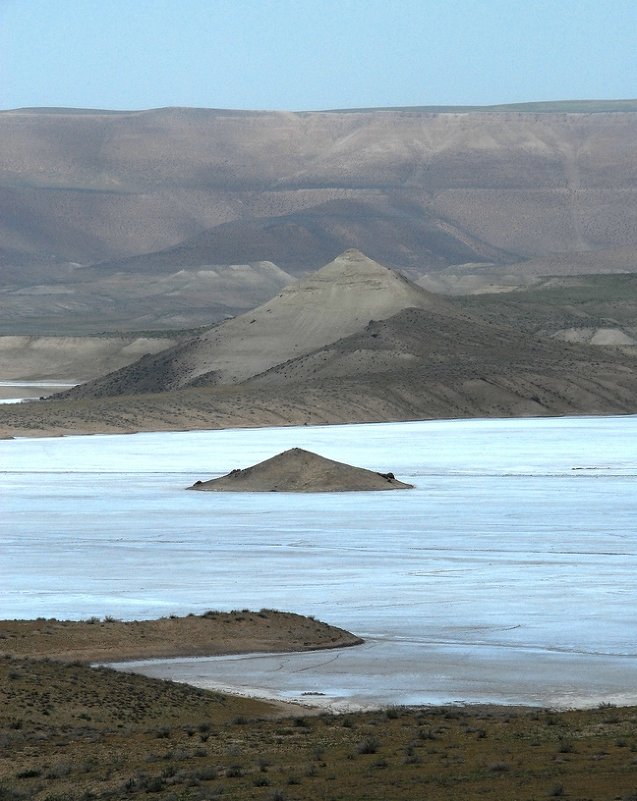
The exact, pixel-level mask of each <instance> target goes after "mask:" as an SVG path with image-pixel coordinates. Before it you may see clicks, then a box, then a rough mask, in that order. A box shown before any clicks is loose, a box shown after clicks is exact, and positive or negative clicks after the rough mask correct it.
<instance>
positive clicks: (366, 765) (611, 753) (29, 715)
mask: <svg viewBox="0 0 637 801" xmlns="http://www.w3.org/2000/svg"><path fill="white" fill-rule="evenodd" d="M0 632H1V634H2V643H3V647H2V654H1V656H0V675H1V677H2V681H1V682H0V698H1V699H2V708H1V711H0V737H1V738H2V743H3V749H2V754H1V755H0V793H1V794H2V795H1V797H2V798H4V799H12V800H13V801H22V800H24V801H26V799H30V800H31V799H33V800H34V801H51V800H52V799H65V801H83V800H84V799H96V800H97V799H120V798H147V797H148V796H149V794H150V795H151V796H152V797H154V798H158V799H163V801H174V799H183V800H184V801H186V800H188V801H204V799H210V798H218V797H222V796H223V797H228V798H252V799H263V800H264V801H268V800H272V799H286V800H287V799H289V801H292V800H293V799H298V800H299V801H303V799H316V798H325V799H334V801H337V800H339V799H342V800H343V801H345V800H347V801H350V800H351V801H356V799H361V801H363V799H379V800H380V799H386V798H388V797H391V798H396V799H398V798H400V799H413V801H420V799H422V798H423V794H424V795H425V796H426V797H427V798H431V799H441V800H442V799H449V798H455V797H457V798H485V799H493V801H496V799H497V800H498V801H499V800H500V799H502V798H519V799H524V800H525V801H531V799H536V798H556V797H566V798H572V799H580V801H583V800H584V799H595V801H603V800H606V799H608V801H611V799H622V801H629V800H630V799H632V798H633V797H634V790H635V783H634V782H635V775H636V771H635V759H633V755H634V752H635V749H636V748H637V741H636V740H635V736H636V732H637V710H635V709H633V708H621V709H615V708H612V707H610V706H608V707H602V708H600V709H597V710H587V711H573V712H563V713H555V712H551V711H549V710H536V709H519V708H518V709H516V708H509V709H504V708H494V707H484V708H482V707H477V708H471V707H466V708H463V707H447V708H435V709H428V708H423V709H407V708H390V709H387V710H385V711H378V712H369V713H355V714H346V715H331V714H328V713H325V712H323V713H320V714H319V713H317V711H316V710H313V709H312V707H311V703H312V697H311V696H308V707H307V708H304V707H301V706H299V707H297V708H296V709H291V708H290V706H289V705H288V707H287V708H286V707H285V705H280V704H279V705H274V704H269V703H265V702H262V701H258V700H254V699H246V698H237V697H230V696H223V695H220V694H218V693H215V692H209V691H204V690H200V689H196V688H194V687H188V686H187V685H180V684H175V683H172V682H166V681H158V680H155V679H149V678H145V677H143V676H140V675H135V674H132V673H120V672H116V671H113V670H110V669H108V668H106V667H99V668H91V667H88V666H87V665H86V662H87V661H88V660H93V659H105V658H106V659H108V658H114V657H115V656H118V657H123V656H130V655H132V654H137V655H140V653H143V654H144V655H147V656H150V655H153V654H155V655H157V654H166V653H179V652H186V653H217V652H218V651H219V650H230V651H233V652H240V651H243V650H255V649H256V650H258V649H260V648H261V649H264V650H267V649H270V650H280V649H283V650H287V649H289V648H308V647H310V648H316V647H319V648H320V647H334V646H337V645H344V644H347V645H355V644H356V642H357V638H355V637H354V636H352V635H348V634H347V633H346V632H343V631H342V630H340V629H333V628H332V627H330V626H326V625H325V624H322V623H318V622H316V621H313V620H311V619H308V618H302V617H300V616H298V615H291V614H287V613H277V612H273V611H271V610H261V612H250V611H248V610H244V611H242V612H233V613H230V614H228V613H225V614H224V613H218V612H208V613H205V614H204V615H201V616H188V617H186V618H165V619H162V620H158V621H146V622H129V623H122V622H119V621H116V620H113V619H111V618H105V619H102V620H100V619H97V618H94V619H90V620H88V621H84V622H70V621H57V620H44V619H41V620H37V621H2V623H0ZM140 649H141V650H140Z"/></svg>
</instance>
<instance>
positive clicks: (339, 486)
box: [189, 448, 412, 492]
mask: <svg viewBox="0 0 637 801" xmlns="http://www.w3.org/2000/svg"><path fill="white" fill-rule="evenodd" d="M411 488H412V485H411V484H404V483H403V482H402V481H398V480H397V479H396V478H394V476H393V474H392V473H375V472H374V471H373V470H366V469H365V468H363V467H353V466H352V465H349V464H345V463H344V462H336V461H334V460H333V459H326V458H325V457H324V456H319V455H318V454H316V453H312V452H311V451H306V450H303V449H302V448H291V449H290V450H287V451H284V452H283V453H279V454H278V455H277V456H273V457H272V458H270V459H266V460H265V461H264V462H259V463H258V464H255V465H253V466H252V467H247V468H245V469H244V470H232V471H231V472H230V473H228V474H227V475H225V476H221V477H220V478H213V479H212V480H210V481H197V482H196V483H195V484H193V486H192V487H189V489H193V490H203V491H208V492H362V491H369V490H392V489H411Z"/></svg>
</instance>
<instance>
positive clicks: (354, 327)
mask: <svg viewBox="0 0 637 801" xmlns="http://www.w3.org/2000/svg"><path fill="white" fill-rule="evenodd" d="M406 308H417V309H423V310H429V311H432V312H433V311H435V312H436V313H437V314H439V315H445V316H449V317H451V318H454V319H455V318H462V319H466V315H464V314H463V313H462V312H461V311H459V310H458V309H457V308H456V307H455V306H453V305H452V304H451V303H448V302H447V301H445V300H443V299H442V298H440V297H438V296H437V295H434V294H432V293H430V292H427V291H426V290H425V289H422V288H421V287H419V286H417V285H416V284H414V283H412V282H411V281H409V280H408V279H406V278H405V277H404V276H402V275H400V274H399V273H397V272H395V271H394V270H390V269H389V268H387V267H383V266H382V265H381V264H378V263H377V262H375V261H372V259H368V258H367V257H366V256H364V255H363V254H362V253H361V252H360V251H358V250H347V251H345V253H343V254H342V255H341V256H339V257H338V258H336V259H335V260H334V261H332V262H330V263H329V264H327V265H326V266H325V267H323V268H321V269H320V270H318V271H317V272H315V273H312V274H311V275H309V276H308V277H306V278H304V279H302V280H301V281H296V282H294V283H293V284H290V285H288V286H287V287H285V288H284V289H283V290H282V291H281V292H280V294H279V295H277V296H276V297H275V298H273V299H272V300H270V301H268V302H267V303H265V304H263V305H262V306H259V307H258V308H256V309H254V310H252V311H251V312H248V313H246V314H242V315H240V316H239V317H235V318H234V319H232V320H228V321H227V322H225V323H223V324H221V325H219V326H217V327H216V328H213V329H212V330H211V331H208V332H207V333H206V334H204V335H202V336H200V337H198V338H196V339H193V340H189V341H187V342H185V343H181V344H180V345H177V346H175V347H174V348H169V349H167V350H165V351H163V352H162V353H159V354H156V355H153V356H147V357H144V358H143V359H140V360H139V361H137V362H135V363H134V364H132V365H129V366H128V367H125V368H123V369H122V370H119V371H117V372H116V373H111V374H109V375H108V376H104V377H103V378H99V379H97V380H95V381H91V382H89V383H88V384H85V385H82V386H80V387H77V388H75V389H73V390H70V391H69V392H68V393H65V394H64V396H65V397H96V396H105V395H126V394H136V393H141V392H162V391H166V390H172V389H180V388H183V387H187V386H208V385H219V384H237V383H240V382H242V381H245V380H246V379H248V378H251V377H252V376H254V375H257V374H259V373H262V372H264V371H266V370H269V369H270V368H271V367H274V366H275V365H277V364H281V363H282V362H286V361H288V360H290V359H295V358H298V357H299V356H303V355H305V354H307V353H310V352H312V351H314V350H316V349H317V348H322V347H324V346H325V345H329V344H330V343H332V342H336V341H337V340H339V339H342V338H343V337H348V336H351V335H352V334H355V333H357V332H358V331H361V330H363V329H364V328H365V326H367V325H368V324H369V322H370V321H371V320H386V319H387V318H389V317H392V316H393V315H395V314H397V313H398V312H400V311H402V310H403V309H406Z"/></svg>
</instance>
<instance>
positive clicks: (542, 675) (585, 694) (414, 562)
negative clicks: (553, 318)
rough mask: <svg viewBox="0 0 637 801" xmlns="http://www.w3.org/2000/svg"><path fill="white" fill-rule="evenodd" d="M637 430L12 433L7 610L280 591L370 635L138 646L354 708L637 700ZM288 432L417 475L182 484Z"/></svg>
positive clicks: (298, 442) (221, 675)
mask: <svg viewBox="0 0 637 801" xmlns="http://www.w3.org/2000/svg"><path fill="white" fill-rule="evenodd" d="M636 434H637V417H634V416H626V417H604V418H601V417H600V418H597V417H581V418H555V419H532V420H530V419H527V420H471V421H462V420H456V421H422V422H414V423H392V424H380V425H371V424H370V425H348V426H324V427H310V426H304V427H298V428H276V429H275V428H272V429H259V430H247V429H243V430H223V431H205V432H171V433H153V434H135V435H128V436H124V435H123V436H92V437H69V438H43V439H16V440H7V441H3V442H0V471H1V472H0V490H1V493H2V501H1V504H2V518H1V520H0V531H1V542H2V557H1V559H2V564H1V568H2V587H3V590H2V599H1V608H0V617H1V618H33V617H57V618H70V619H80V618H86V617H90V616H94V615H96V616H100V617H103V616H106V615H112V616H115V617H120V618H125V619H132V618H151V617H157V616H161V615H167V614H186V613H189V612H195V613H198V612H203V611H206V610H208V609H223V610H228V609H235V608H240V609H241V608H251V609H260V608H262V607H268V608H278V609H286V610H292V611H296V612H300V613H303V614H311V615H315V616H316V617H318V618H320V619H322V620H325V621H327V622H329V623H333V624H335V625H338V626H342V627H344V628H346V629H349V630H350V631H353V632H355V633H357V634H359V635H361V636H362V637H364V638H365V640H366V642H365V644H364V645H363V646H360V647H357V648H350V649H343V650H339V651H334V652H320V653H319V652H315V653H311V654H295V655H284V656H282V655H273V656H269V657H268V656H263V655H260V656H254V655H248V656H242V657H228V658H215V659H204V660H178V661H170V662H162V663H160V662H152V663H144V664H137V665H134V666H132V667H133V668H134V669H138V670H141V671H143V672H146V673H149V674H152V675H161V676H167V677H173V678H175V679H178V680H187V681H191V682H193V683H196V684H199V685H201V686H209V687H225V688H232V689H235V690H239V691H243V692H250V693H255V694H257V695H261V696H264V697H280V698H285V699H298V700H307V699H312V700H319V701H324V702H325V703H329V704H331V705H336V706H337V707H338V706H339V704H340V705H341V707H342V708H349V707H351V706H360V707H365V706H368V705H375V704H377V703H395V704H398V703H448V702H498V703H510V704H517V703H520V704H542V705H549V706H585V705H595V704H597V703H601V702H614V703H637V645H636V644H635V625H636V622H637V620H636V619H637V592H636V591H635V586H634V585H635V581H634V576H635V574H636V573H637V570H636V568H637V526H636V524H635V521H636V519H637V515H636V512H637V500H636V493H635V482H636V478H637V447H636ZM289 447H303V448H307V449H308V450H313V451H316V452H317V453H320V454H321V455H323V456H327V457H329V458H332V459H338V460H341V461H346V462H349V463H352V464H355V465H358V466H362V467H367V468H370V469H373V470H378V471H380V472H387V471H392V472H393V473H395V474H396V476H397V478H400V479H401V480H404V481H408V482H410V483H413V484H415V489H414V490H410V491H404V492H385V493H340V494H333V495H332V494H330V495H325V494H305V495H296V494H286V493H255V494H249V495H243V494H241V495H240V494H223V493H193V492H186V491H184V489H185V487H187V486H189V485H191V484H192V483H193V482H194V481H195V480H197V479H207V478H212V477H215V476H218V475H221V474H223V473H226V472H228V471H229V470H231V469H233V468H237V467H246V466H248V465H250V464H253V463H255V462H257V461H260V460H262V459H265V458H267V457H269V456H272V455H274V454H275V453H278V452H280V451H282V450H284V449H286V448H289ZM129 667H130V666H129Z"/></svg>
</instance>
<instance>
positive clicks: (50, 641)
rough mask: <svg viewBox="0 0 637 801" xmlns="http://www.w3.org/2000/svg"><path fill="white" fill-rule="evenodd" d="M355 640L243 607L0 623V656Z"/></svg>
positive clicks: (208, 652) (210, 650)
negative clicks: (162, 614) (133, 616)
mask: <svg viewBox="0 0 637 801" xmlns="http://www.w3.org/2000/svg"><path fill="white" fill-rule="evenodd" d="M360 642H361V640H360V639H359V638H358V637H355V636H354V635H353V634H350V633H349V632H347V631H344V630H343V629H339V628H336V627H335V626H329V625H328V624H326V623H321V622H320V621H318V620H314V619H312V618H309V617H304V616H303V615H296V614H294V613H292V612H277V611H275V610H271V609H262V610H261V611H260V612H252V611H250V610H248V609H245V610H242V611H234V612H216V611H209V612H205V613H204V614H203V615H188V616H186V617H176V616H171V617H164V618H160V619H159V620H141V621H139V620H134V621H121V620H115V619H114V618H111V617H106V618H104V619H103V620H100V619H99V618H91V619H90V620H85V621H70V620H55V619H49V620H46V619H44V618H39V619H38V620H3V621H0V654H5V655H9V656H27V657H39V658H41V657H51V658H55V659H57V660H62V661H82V662H98V661H100V662H104V661H111V662H116V661H122V660H125V659H129V660H130V659H148V658H152V657H170V656H214V655H217V654H228V653H242V652H272V651H308V650H314V649H316V648H339V647H343V646H348V645H357V644H359V643H360Z"/></svg>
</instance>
